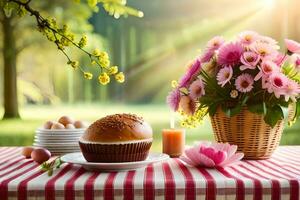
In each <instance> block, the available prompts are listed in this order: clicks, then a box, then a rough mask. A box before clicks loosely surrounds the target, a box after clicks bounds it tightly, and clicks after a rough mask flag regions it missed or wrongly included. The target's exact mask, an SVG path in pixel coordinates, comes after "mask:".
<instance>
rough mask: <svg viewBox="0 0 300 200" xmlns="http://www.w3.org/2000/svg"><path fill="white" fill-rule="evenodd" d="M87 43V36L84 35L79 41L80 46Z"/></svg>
mask: <svg viewBox="0 0 300 200" xmlns="http://www.w3.org/2000/svg"><path fill="white" fill-rule="evenodd" d="M86 44H87V36H86V35H83V36H82V38H81V39H80V41H79V42H78V46H79V47H80V48H82V47H85V46H86Z"/></svg>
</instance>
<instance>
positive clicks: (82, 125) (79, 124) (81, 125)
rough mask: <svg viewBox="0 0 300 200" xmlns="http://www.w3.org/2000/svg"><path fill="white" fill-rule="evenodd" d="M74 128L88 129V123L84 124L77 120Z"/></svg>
mask: <svg viewBox="0 0 300 200" xmlns="http://www.w3.org/2000/svg"><path fill="white" fill-rule="evenodd" d="M74 126H75V127H76V128H86V127H87V123H86V122H83V121H80V120H77V121H75V122H74Z"/></svg>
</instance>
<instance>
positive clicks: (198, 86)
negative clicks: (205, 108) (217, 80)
mask: <svg viewBox="0 0 300 200" xmlns="http://www.w3.org/2000/svg"><path fill="white" fill-rule="evenodd" d="M189 90H190V96H191V98H192V99H197V98H200V97H202V96H203V95H205V90H204V83H203V81H202V80H201V79H198V80H196V81H194V82H193V83H192V84H191V85H190V88H189Z"/></svg>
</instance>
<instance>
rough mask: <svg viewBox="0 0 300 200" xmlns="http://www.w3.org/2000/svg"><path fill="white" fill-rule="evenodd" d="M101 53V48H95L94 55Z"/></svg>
mask: <svg viewBox="0 0 300 200" xmlns="http://www.w3.org/2000/svg"><path fill="white" fill-rule="evenodd" d="M100 54H101V51H100V50H99V49H95V50H94V51H93V55H94V56H100Z"/></svg>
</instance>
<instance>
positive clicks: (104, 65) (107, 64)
mask: <svg viewBox="0 0 300 200" xmlns="http://www.w3.org/2000/svg"><path fill="white" fill-rule="evenodd" d="M100 65H101V66H102V67H104V68H107V67H109V65H110V61H109V60H108V59H105V60H100Z"/></svg>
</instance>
